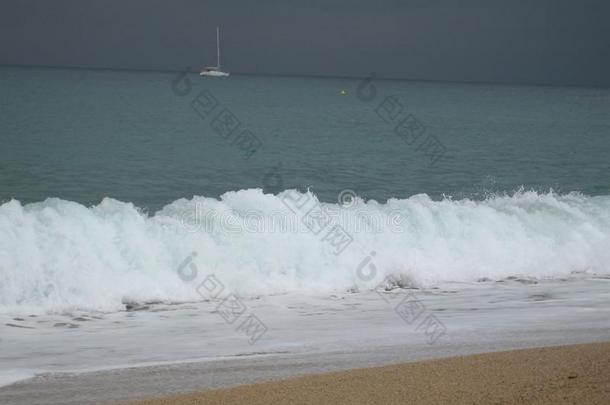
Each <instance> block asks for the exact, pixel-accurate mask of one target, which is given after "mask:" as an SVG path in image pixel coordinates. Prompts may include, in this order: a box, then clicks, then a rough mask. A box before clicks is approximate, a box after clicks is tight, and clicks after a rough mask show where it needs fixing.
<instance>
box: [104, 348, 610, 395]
mask: <svg viewBox="0 0 610 405" xmlns="http://www.w3.org/2000/svg"><path fill="white" fill-rule="evenodd" d="M608 397H610V342H603V343H589V344H578V345H568V346H551V347H542V348H535V349H521V350H511V351H502V352H491V353H482V354H472V355H467V356H458V357H448V358H442V359H436V360H425V361H416V362H409V363H401V364H395V365H389V366H382V367H370V368H359V369H352V370H347V371H338V372H331V373H325V374H309V375H305V376H300V377H292V378H288V379H281V380H274V381H270V382H264V383H258V384H250V385H239V386H236V387H232V388H223V389H213V390H208V391H202V392H198V393H192V394H180V395H173V396H167V397H156V398H150V399H142V400H137V401H130V402H118V403H116V402H115V404H119V403H120V404H128V405H166V404H177V405H181V404H189V405H195V404H204V403H205V404H221V403H222V404H268V403H285V404H288V403H334V404H354V403H355V404H365V403H390V404H393V403H407V402H408V401H413V402H415V403H424V404H428V403H429V404H432V403H444V402H452V403H464V404H466V403H511V404H512V403H523V404H525V403H539V404H551V403H553V404H556V403H599V404H601V403H604V401H605V400H607V398H608Z"/></svg>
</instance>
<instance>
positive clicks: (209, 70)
mask: <svg viewBox="0 0 610 405" xmlns="http://www.w3.org/2000/svg"><path fill="white" fill-rule="evenodd" d="M199 75H200V76H215V77H224V76H229V73H228V72H223V71H222V69H221V68H220V30H219V29H218V27H216V66H209V67H206V68H205V69H203V70H202V71H201V72H199Z"/></svg>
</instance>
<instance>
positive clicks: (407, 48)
mask: <svg viewBox="0 0 610 405" xmlns="http://www.w3.org/2000/svg"><path fill="white" fill-rule="evenodd" d="M216 25H220V27H221V40H222V49H223V54H224V67H225V68H226V69H227V70H229V71H231V72H234V73H236V72H243V73H265V74H273V73H281V74H310V75H332V76H362V75H365V74H367V73H368V72H371V71H375V72H377V73H378V75H379V76H381V77H392V78H406V79H429V80H457V81H492V82H519V83H541V84H565V85H602V86H610V1H608V0H512V1H510V0H368V1H364V0H325V1H323V0H310V1H306V0H300V1H297V0H258V1H257V0H218V1H201V0H200V1H196V0H1V1H0V64H23V65H54V66H86V67H112V68H136V69H171V70H174V69H176V70H177V69H182V68H184V67H185V66H193V67H200V66H205V65H210V64H214V63H215V26H216Z"/></svg>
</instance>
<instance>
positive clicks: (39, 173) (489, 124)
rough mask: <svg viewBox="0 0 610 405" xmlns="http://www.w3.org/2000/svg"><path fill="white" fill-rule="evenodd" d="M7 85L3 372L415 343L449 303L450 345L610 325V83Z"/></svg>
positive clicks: (1, 121) (539, 340)
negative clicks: (233, 314)
mask: <svg viewBox="0 0 610 405" xmlns="http://www.w3.org/2000/svg"><path fill="white" fill-rule="evenodd" d="M0 88H1V89H2V98H1V99H0V103H1V104H0V107H1V111H2V114H1V115H0V142H1V143H0V202H1V205H0V316H1V318H2V319H1V320H2V325H1V326H0V330H1V331H2V335H0V344H2V346H0V347H1V349H0V359H1V360H2V364H3V365H4V366H3V367H2V370H1V371H2V373H1V375H0V383H2V382H4V383H8V382H11V381H14V380H18V379H20V378H23V377H24V376H27V375H33V374H35V373H37V372H42V371H70V370H71V371H75V370H77V371H82V370H93V369H100V368H113V367H124V366H128V365H142V364H156V363H162V362H171V361H187V360H188V361H191V360H200V359H212V358H222V357H223V356H233V357H235V356H241V355H243V354H244V353H246V354H248V353H297V352H299V353H302V352H307V351H308V350H309V351H314V352H318V353H320V352H325V353H328V352H330V351H332V350H336V349H338V348H340V347H352V346H353V347H354V350H353V352H354V353H361V352H362V350H364V349H363V348H366V347H368V348H371V347H378V346H379V345H382V344H386V345H388V346H389V347H399V346H400V345H404V344H408V345H412V346H409V347H415V346H417V345H420V344H421V345H426V344H427V343H429V342H426V339H427V338H429V337H430V336H428V335H427V334H426V333H423V332H422V330H421V329H417V328H418V327H419V326H420V321H421V319H424V317H426V316H427V317H430V316H431V315H434V317H435V318H434V319H438V320H439V322H441V326H442V329H440V330H441V332H442V333H440V334H438V336H436V338H440V340H438V342H440V343H437V344H439V345H440V346H438V347H440V348H443V347H444V348H445V349H442V350H440V352H438V353H437V354H439V353H440V354H444V355H449V354H451V353H455V352H456V350H457V348H460V347H461V348H463V347H466V346H467V342H471V343H470V344H474V343H472V342H475V341H476V342H478V344H480V345H481V346H479V347H483V346H485V344H489V346H485V347H487V348H488V349H499V348H509V347H515V346H518V345H519V344H523V345H535V344H550V343H569V342H580V341H587V340H599V339H604V338H608V336H607V331H608V330H609V328H608V326H609V325H608V319H609V317H608V314H607V310H605V309H604V308H607V302H608V299H609V298H608V284H607V280H608V279H607V276H608V274H609V273H610V249H609V247H610V176H609V174H610V159H608V152H610V114H609V113H610V90H607V89H594V88H551V87H533V86H507V85H491V84H454V83H425V82H408V81H383V80H377V79H375V78H374V75H373V76H370V77H365V78H362V79H327V78H324V79H323V78H288V77H258V76H239V75H235V76H231V77H230V78H223V79H210V78H200V77H199V76H198V75H197V74H196V73H195V72H190V71H188V70H185V71H184V72H134V71H110V70H79V69H44V68H16V67H3V68H0ZM379 293H382V294H383V293H392V294H402V295H401V297H402V298H401V299H399V300H397V301H395V302H393V303H390V302H389V301H388V302H386V300H385V299H384V297H383V296H380V295H379ZM409 294H412V295H409ZM231 297H233V298H232V299H236V302H240V303H241V304H240V305H243V308H244V311H243V317H250V316H251V315H255V316H256V317H257V319H259V320H260V321H261V322H262V324H264V328H265V329H264V330H263V332H264V333H262V334H259V335H260V336H258V338H260V340H259V339H256V340H255V341H254V342H252V341H249V339H250V340H251V339H252V337H253V336H252V335H248V333H244V331H245V329H244V328H242V329H241V330H240V328H241V326H240V325H243V324H242V323H241V322H242V321H241V319H244V318H240V320H239V321H235V322H233V321H234V320H232V319H229V320H227V319H226V318H223V317H222V316H221V315H222V311H221V309H222V308H221V307H219V305H220V304H221V303H223V302H225V301H226V300H228V299H229V298H231ZM406 297H410V298H408V299H409V300H412V301H413V302H415V305H416V306H418V305H419V308H425V312H424V315H422V318H421V319H419V320H418V321H417V322H415V321H414V320H412V321H413V322H412V323H409V322H407V320H409V319H410V318H405V316H406V313H405V312H401V307H400V306H397V305H398V304H397V303H400V302H404V300H405V299H407V298H406ZM219 308H220V309H219ZM134 309H135V310H139V311H135V312H134ZM219 313H220V315H219ZM240 314H241V313H240ZM499 314H500V315H499ZM225 315H226V314H225ZM248 319H254V318H248ZM405 319H406V320H405ZM426 319H429V318H426ZM230 321H231V322H230ZM168 328H169V329H171V333H170V332H168ZM312 331H313V332H312ZM492 331H496V332H493V333H492ZM424 332H425V330H424ZM95 336H99V337H95ZM482 336H488V338H483V337H482ZM503 336H511V338H510V339H508V340H507V339H504V338H503ZM562 336H563V337H565V339H564V340H561V339H560V337H562ZM485 339H487V340H485ZM503 339H504V340H503ZM558 339H559V340H558ZM560 340H561V341H560ZM68 341H69V342H71V343H70V345H66V344H64V343H65V342H68ZM492 341H493V342H495V343H494V344H492V343H491V342H492ZM142 342H149V343H150V346H151V347H153V348H154V349H150V350H149V349H147V348H146V347H147V346H146V345H143V343H142ZM166 342H170V343H171V344H166ZM435 342H437V340H434V342H432V343H435ZM443 342H444V343H443ZM485 342H487V343H485ZM498 342H500V343H498ZM502 342H504V343H502ZM519 342H521V343H519ZM254 344H255V345H256V350H254V349H253V348H252V347H253V345H254ZM345 345H347V346H345ZM32 347H36V350H34V351H33V350H32ZM417 347H420V349H421V347H424V346H417ZM75 348H76V349H75ZM471 349H472V348H471ZM422 350H423V349H422ZM443 350H445V351H443ZM471 351H476V349H472V350H471ZM376 353H379V352H376ZM422 353H423V352H422ZM376 356H381V355H376ZM373 357H374V356H373ZM354 358H355V357H354ZM391 358H395V357H393V356H390V357H388V358H387V359H386V360H385V361H388V360H389V359H391ZM102 359H103V360H102ZM405 359H406V357H405ZM379 361H380V360H379V359H378V361H377V362H379ZM359 364H360V363H359ZM350 365H352V366H355V365H356V363H350Z"/></svg>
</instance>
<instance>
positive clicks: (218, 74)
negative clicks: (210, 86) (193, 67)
mask: <svg viewBox="0 0 610 405" xmlns="http://www.w3.org/2000/svg"><path fill="white" fill-rule="evenodd" d="M199 76H213V77H226V76H229V73H228V72H221V71H218V70H210V71H207V70H202V71H201V72H199Z"/></svg>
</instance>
